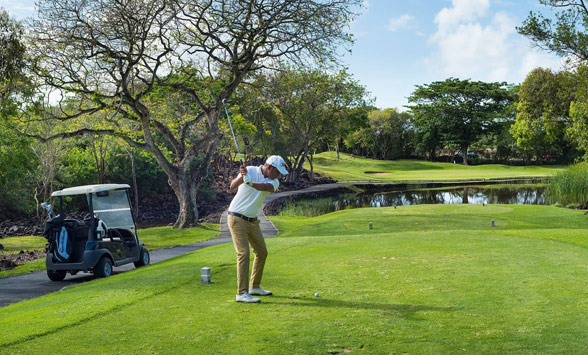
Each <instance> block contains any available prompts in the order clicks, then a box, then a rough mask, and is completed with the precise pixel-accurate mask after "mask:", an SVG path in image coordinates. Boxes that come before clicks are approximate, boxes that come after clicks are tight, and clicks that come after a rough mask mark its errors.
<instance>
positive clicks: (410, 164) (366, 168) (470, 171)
mask: <svg viewBox="0 0 588 355" xmlns="http://www.w3.org/2000/svg"><path fill="white" fill-rule="evenodd" d="M340 158H341V159H337V157H336V154H335V153H334V152H325V153H320V154H317V155H315V157H314V160H313V164H314V171H315V172H317V173H320V174H321V175H325V176H329V177H331V178H333V179H335V180H338V181H358V180H359V181H368V180H372V181H390V182H394V181H407V180H408V181H414V180H421V181H429V180H449V179H493V178H516V177H544V176H552V175H554V174H555V173H557V171H558V170H559V169H562V168H563V167H562V166H553V165H551V166H508V165H500V164H487V165H476V166H464V165H461V164H453V163H431V162H428V161H423V160H374V159H366V158H361V157H354V156H351V155H348V154H343V153H341V154H340ZM304 167H305V168H306V169H310V165H308V163H306V164H305V166H304ZM373 173H378V174H373Z"/></svg>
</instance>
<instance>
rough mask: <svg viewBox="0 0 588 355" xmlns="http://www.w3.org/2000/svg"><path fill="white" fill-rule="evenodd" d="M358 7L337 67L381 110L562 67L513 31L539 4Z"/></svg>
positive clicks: (22, 13)
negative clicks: (454, 86)
mask: <svg viewBox="0 0 588 355" xmlns="http://www.w3.org/2000/svg"><path fill="white" fill-rule="evenodd" d="M0 7H2V8H4V9H5V10H7V11H8V12H9V13H10V14H11V15H12V16H14V17H16V18H19V19H22V18H24V17H26V16H32V15H33V14H34V0H0ZM364 7H365V8H363V9H361V10H360V12H361V15H360V16H359V18H357V19H356V20H355V21H354V22H353V23H352V24H351V32H352V33H353V35H354V37H355V43H354V45H353V46H352V47H351V50H352V52H351V54H346V55H344V57H343V58H342V61H343V64H344V65H345V66H346V67H348V69H349V72H350V73H351V74H352V75H353V77H354V78H355V79H356V80H358V81H359V82H360V83H361V84H362V85H364V86H365V87H366V88H367V90H368V91H370V92H371V94H372V96H374V97H375V98H376V102H375V103H376V106H378V107H380V108H389V107H397V108H400V109H401V110H403V106H404V105H406V104H407V103H408V102H407V99H406V97H408V96H409V95H410V94H411V92H412V91H413V90H414V88H415V85H423V84H428V83H431V82H433V81H437V80H444V79H446V78H448V77H457V78H460V79H471V80H482V81H507V82H509V83H521V82H522V81H523V80H524V79H525V76H526V75H527V73H528V72H529V71H530V70H532V69H533V68H536V67H544V68H552V69H555V70H557V69H560V68H561V67H562V64H563V61H562V60H561V58H558V57H556V56H554V55H552V54H549V53H546V52H541V51H538V50H536V49H534V48H532V46H531V43H530V42H529V40H528V39H527V38H525V37H523V36H520V35H519V34H518V33H517V32H516V29H515V26H519V25H520V24H521V23H522V21H523V20H524V19H525V18H526V17H527V15H528V14H529V11H539V12H542V13H544V14H546V15H549V14H551V10H550V9H549V8H548V7H545V6H542V5H540V4H539V0H364Z"/></svg>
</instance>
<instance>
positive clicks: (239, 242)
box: [227, 215, 267, 294]
mask: <svg viewBox="0 0 588 355" xmlns="http://www.w3.org/2000/svg"><path fill="white" fill-rule="evenodd" d="M227 223H228V225H229V230H230V231H231V237H232V238H233V245H234V246H235V251H236V252H237V290H238V294H240V293H243V292H247V291H249V288H257V287H259V286H260V285H261V277H262V276H263V267H264V265H265V259H266V258H267V247H266V246H265V240H264V239H263V235H262V234H261V228H259V220H257V221H255V222H248V221H246V220H244V219H242V218H240V217H235V216H232V215H229V216H228V219H227ZM249 244H251V248H252V249H253V254H254V255H255V258H254V259H253V270H252V271H251V279H250V280H249V284H247V279H248V277H249V262H250V260H249Z"/></svg>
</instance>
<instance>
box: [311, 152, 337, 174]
mask: <svg viewBox="0 0 588 355" xmlns="http://www.w3.org/2000/svg"><path fill="white" fill-rule="evenodd" d="M338 154H339V150H337V155H338ZM312 158H313V155H312V154H309V155H308V156H307V157H306V159H308V164H310V181H314V165H313V164H312ZM337 159H339V157H337Z"/></svg>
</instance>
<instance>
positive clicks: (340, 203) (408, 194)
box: [294, 184, 552, 215]
mask: <svg viewBox="0 0 588 355" xmlns="http://www.w3.org/2000/svg"><path fill="white" fill-rule="evenodd" d="M320 200H322V201H315V202H313V201H308V200H307V201H305V200H301V201H298V202H295V203H294V205H298V206H299V207H302V206H301V205H307V206H306V207H311V208H312V209H314V210H315V211H314V213H313V214H314V215H318V214H324V213H329V212H333V211H338V210H343V209H347V208H361V207H389V206H407V205H420V204H467V203H472V204H483V203H484V204H530V205H550V204H552V199H551V198H550V196H549V195H548V194H547V192H546V187H545V185H544V184H539V185H517V184H512V185H507V186H505V185H500V186H492V185H484V186H479V185H474V186H449V187H443V188H435V189H410V188H409V189H404V190H398V189H397V190H391V191H378V192H369V193H361V194H353V193H342V194H341V195H339V196H334V197H330V198H324V199H320ZM325 200H327V201H325ZM321 202H322V203H321Z"/></svg>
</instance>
